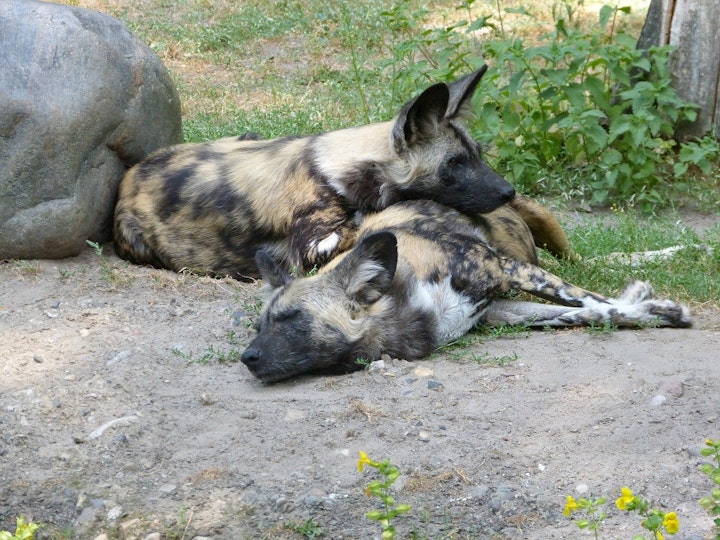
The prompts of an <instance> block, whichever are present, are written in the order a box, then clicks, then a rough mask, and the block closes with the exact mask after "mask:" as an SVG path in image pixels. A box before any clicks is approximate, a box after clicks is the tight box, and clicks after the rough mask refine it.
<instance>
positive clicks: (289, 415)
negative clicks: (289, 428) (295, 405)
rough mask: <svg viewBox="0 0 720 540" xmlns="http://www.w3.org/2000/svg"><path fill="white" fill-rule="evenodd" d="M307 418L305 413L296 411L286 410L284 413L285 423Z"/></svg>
mask: <svg viewBox="0 0 720 540" xmlns="http://www.w3.org/2000/svg"><path fill="white" fill-rule="evenodd" d="M306 417H307V413H306V412H305V411H300V410H298V409H288V410H287V412H286V413H285V421H286V422H288V421H293V420H302V419H303V418H306Z"/></svg>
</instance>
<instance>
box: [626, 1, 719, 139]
mask: <svg viewBox="0 0 720 540" xmlns="http://www.w3.org/2000/svg"><path fill="white" fill-rule="evenodd" d="M668 44H669V45H674V46H675V47H677V49H676V50H675V52H674V53H673V55H672V59H671V61H670V69H671V71H672V74H673V86H674V87H675V89H676V90H677V92H678V94H679V95H680V97H682V98H683V99H685V100H687V101H692V102H693V103H696V104H697V105H698V106H699V107H700V110H699V111H698V117H697V120H696V121H695V122H685V123H683V124H681V125H680V126H678V129H677V131H676V136H677V137H678V139H681V140H684V139H692V138H695V137H703V136H705V135H707V134H708V133H712V134H714V135H715V137H717V138H720V1H718V0H652V2H651V3H650V8H649V10H648V15H647V19H645V25H644V26H643V29H642V32H641V34H640V39H639V40H638V47H639V48H641V49H647V48H648V47H651V46H653V45H668Z"/></svg>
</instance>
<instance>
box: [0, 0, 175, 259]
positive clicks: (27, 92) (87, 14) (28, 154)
mask: <svg viewBox="0 0 720 540" xmlns="http://www.w3.org/2000/svg"><path fill="white" fill-rule="evenodd" d="M181 139H182V128H181V117H180V99H179V96H178V94H177V90H176V89H175V87H174V85H173V83H172V81H171V79H170V77H169V76H168V74H167V71H166V70H165V68H164V66H163V65H162V63H161V61H160V59H159V58H158V57H157V56H156V55H155V54H154V53H153V52H152V51H151V50H150V48H148V47H147V46H145V45H144V44H143V43H141V42H140V41H139V40H138V39H137V38H136V37H135V36H133V35H132V34H131V33H130V32H129V31H128V29H127V28H126V27H125V26H124V25H123V24H121V23H120V22H119V21H117V20H115V19H113V18H112V17H109V16H106V15H103V14H100V13H96V12H93V11H89V10H85V9H80V8H74V7H68V6H61V5H55V4H46V3H43V2H36V1H33V0H0V259H3V258H6V259H7V258H60V257H67V256H72V255H77V254H78V253H79V252H80V251H81V250H82V249H84V248H85V247H86V244H85V240H88V239H89V240H94V241H105V240H107V239H109V238H110V232H111V224H112V214H113V208H114V204H115V198H116V192H117V186H118V183H119V181H120V178H121V177H122V175H123V173H124V171H125V170H126V168H127V167H129V166H130V165H132V164H134V163H136V162H137V161H139V160H140V159H142V158H143V157H144V156H145V155H147V154H148V153H149V152H151V151H153V150H155V149H157V148H160V147H163V146H167V145H169V144H173V143H176V142H180V140H181Z"/></svg>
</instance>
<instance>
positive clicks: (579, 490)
mask: <svg viewBox="0 0 720 540" xmlns="http://www.w3.org/2000/svg"><path fill="white" fill-rule="evenodd" d="M589 489H590V488H589V487H588V485H587V484H578V485H577V486H576V487H575V493H578V494H579V495H585V494H586V493H587V492H588V490H589Z"/></svg>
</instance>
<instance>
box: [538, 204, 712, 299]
mask: <svg viewBox="0 0 720 540" xmlns="http://www.w3.org/2000/svg"><path fill="white" fill-rule="evenodd" d="M568 233H569V239H570V244H571V245H572V246H573V248H574V249H575V250H576V251H577V253H579V254H580V256H581V257H582V261H581V262H580V263H571V262H568V261H556V260H555V259H553V258H551V257H550V256H545V257H544V258H543V262H544V264H545V266H546V267H548V268H549V269H550V270H552V271H553V272H554V273H556V274H558V275H561V276H562V277H563V278H564V279H565V280H567V281H570V282H572V283H575V284H579V285H581V286H583V287H584V288H586V289H590V290H593V291H597V292H601V293H603V294H607V295H613V294H617V293H618V292H620V291H621V290H622V289H623V287H624V286H625V285H626V284H627V282H628V281H629V280H630V279H641V280H647V281H649V282H650V283H652V284H653V286H654V287H655V291H656V293H658V295H660V296H669V297H672V298H673V299H676V300H679V301H683V302H688V303H690V304H695V305H701V304H703V305H708V306H711V307H718V305H719V304H720V298H719V295H718V291H720V224H716V225H714V226H712V227H710V228H709V229H707V230H705V231H704V232H702V233H697V232H696V231H694V230H693V229H692V228H690V227H688V226H686V225H684V224H683V223H682V221H681V220H680V218H678V217H677V216H671V217H662V218H649V219H642V218H640V217H638V215H637V214H635V213H622V212H619V213H615V214H613V215H612V216H609V217H607V218H599V219H598V218H590V219H588V221H587V222H586V223H583V224H582V225H576V226H570V227H569V228H568ZM671 246H687V248H686V249H683V250H682V251H680V252H678V253H677V254H676V255H675V256H674V257H671V258H669V259H666V260H655V261H647V262H641V263H638V264H637V265H632V264H630V263H629V262H628V260H627V259H623V258H622V257H621V258H617V259H615V258H612V257H609V255H610V254H611V253H618V252H619V253H631V252H636V251H648V250H660V249H663V248H667V247H671ZM695 246H697V247H695Z"/></svg>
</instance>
